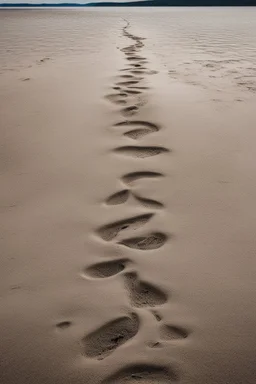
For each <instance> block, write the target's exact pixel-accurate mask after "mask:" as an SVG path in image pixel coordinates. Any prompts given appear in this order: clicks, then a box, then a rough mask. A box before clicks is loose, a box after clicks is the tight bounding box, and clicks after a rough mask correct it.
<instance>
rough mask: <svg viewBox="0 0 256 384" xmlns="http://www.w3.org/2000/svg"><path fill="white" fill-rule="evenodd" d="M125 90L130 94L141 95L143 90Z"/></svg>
mask: <svg viewBox="0 0 256 384" xmlns="http://www.w3.org/2000/svg"><path fill="white" fill-rule="evenodd" d="M125 92H126V93H127V94H128V95H141V91H136V90H132V89H126V90H125Z"/></svg>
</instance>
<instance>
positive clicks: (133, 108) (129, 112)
mask: <svg viewBox="0 0 256 384" xmlns="http://www.w3.org/2000/svg"><path fill="white" fill-rule="evenodd" d="M138 110H139V108H138V107H137V106H136V105H131V106H130V107H126V108H124V109H122V111H121V112H122V113H123V115H125V116H133V115H135V113H137V112H138Z"/></svg>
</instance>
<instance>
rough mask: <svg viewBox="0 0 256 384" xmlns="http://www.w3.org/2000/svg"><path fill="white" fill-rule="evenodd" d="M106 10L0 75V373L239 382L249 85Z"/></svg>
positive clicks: (249, 252)
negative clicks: (84, 31) (169, 50)
mask: <svg viewBox="0 0 256 384" xmlns="http://www.w3.org/2000/svg"><path fill="white" fill-rule="evenodd" d="M79 17H80V16H79ZM117 19H118V23H117V25H115V26H113V27H112V28H113V30H114V32H113V36H112V38H109V37H103V39H105V40H106V44H109V45H108V46H105V45H104V44H103V47H102V51H99V52H97V53H93V52H92V54H91V55H89V54H87V55H86V56H84V60H81V56H80V57H78V56H76V54H71V53H70V54H69V55H67V57H66V58H64V57H62V56H60V57H55V58H54V59H53V58H52V57H51V56H49V57H48V56H42V55H41V56H39V58H38V59H37V60H36V61H34V62H33V64H28V63H26V65H24V66H23V67H22V66H21V67H20V68H19V70H17V69H15V68H13V70H9V71H8V70H6V69H4V70H3V71H2V73H1V77H0V83H1V87H0V88H1V90H0V101H1V103H0V116H1V132H0V134H1V143H2V144H1V152H0V156H1V165H0V167H1V172H0V173H1V192H0V201H1V205H0V209H1V264H0V266H1V279H0V292H1V309H0V329H1V352H0V367H1V368H0V383H1V384H13V383H19V384H25V383H26V384H32V383H33V384H34V383H38V384H52V383H53V382H54V384H63V383H69V384H73V383H74V384H82V383H83V384H84V383H88V384H100V383H103V384H115V383H116V384H117V383H118V384H121V383H140V384H141V383H142V384H156V383H159V384H167V383H172V382H180V383H184V384H205V383H207V384H216V383H218V384H227V383H232V384H241V383H243V384H245V383H246V384H254V383H255V377H256V371H255V352H256V351H255V349H256V347H255V345H256V344H255V342H256V340H255V332H254V329H255V306H254V296H255V295H254V294H255V272H256V262H255V247H256V243H255V229H256V224H255V223H256V221H255V218H256V210H255V208H254V199H255V194H256V179H255V177H254V174H255V164H256V155H255V148H254V147H255V139H256V132H255V117H256V114H255V101H256V97H255V95H254V92H253V91H252V89H250V90H249V89H247V93H246V96H247V98H246V102H238V101H237V102H235V100H237V99H239V97H240V98H241V99H243V97H244V93H243V92H245V89H243V91H241V90H240V91H237V93H235V94H234V93H233V94H232V98H228V100H226V99H225V100H224V99H223V100H221V102H219V101H217V99H216V97H215V90H214V89H206V88H202V87H200V86H196V84H192V83H191V82H186V81H183V80H184V79H182V78H179V76H177V71H176V72H175V73H176V76H175V79H173V76H172V75H173V72H172V73H171V76H170V70H166V68H165V66H164V65H163V66H161V63H160V62H159V58H158V56H156V55H155V56H154V52H153V51H152V50H150V46H149V45H147V40H149V38H146V33H145V30H144V34H143V33H141V34H139V33H138V29H139V28H140V27H139V24H136V23H134V21H133V18H131V17H129V14H128V15H127V16H126V17H125V14H124V15H123V17H118V18H117ZM141 32H143V31H141ZM105 40H104V41H105ZM107 41H109V43H107ZM97 49H98V50H99V48H97ZM106 53H108V54H107V55H106ZM11 66H12V65H10V67H11ZM181 72H182V71H181ZM216 81H217V80H216ZM205 83H207V82H205ZM239 92H242V93H239ZM231 93H232V92H230V94H231ZM218 100H219V99H218ZM244 101H245V100H244Z"/></svg>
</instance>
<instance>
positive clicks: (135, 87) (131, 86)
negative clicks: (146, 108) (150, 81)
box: [129, 85, 149, 90]
mask: <svg viewBox="0 0 256 384" xmlns="http://www.w3.org/2000/svg"><path fill="white" fill-rule="evenodd" d="M129 88H132V89H144V90H146V89H149V87H142V86H133V85H130V86H129Z"/></svg>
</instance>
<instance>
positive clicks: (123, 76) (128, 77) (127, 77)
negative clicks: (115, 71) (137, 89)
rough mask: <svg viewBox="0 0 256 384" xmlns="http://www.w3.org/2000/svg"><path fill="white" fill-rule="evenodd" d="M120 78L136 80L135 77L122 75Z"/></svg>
mask: <svg viewBox="0 0 256 384" xmlns="http://www.w3.org/2000/svg"><path fill="white" fill-rule="evenodd" d="M119 77H122V78H123V79H134V78H135V76H133V75H120V76H119Z"/></svg>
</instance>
